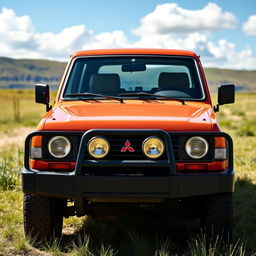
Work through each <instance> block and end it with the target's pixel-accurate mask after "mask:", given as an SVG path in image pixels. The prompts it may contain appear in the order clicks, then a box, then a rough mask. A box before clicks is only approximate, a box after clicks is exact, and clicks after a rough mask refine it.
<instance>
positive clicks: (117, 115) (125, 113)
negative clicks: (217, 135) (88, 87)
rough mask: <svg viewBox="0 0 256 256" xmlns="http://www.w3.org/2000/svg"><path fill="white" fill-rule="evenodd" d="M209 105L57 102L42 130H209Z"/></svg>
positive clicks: (126, 101) (200, 103) (138, 101)
mask: <svg viewBox="0 0 256 256" xmlns="http://www.w3.org/2000/svg"><path fill="white" fill-rule="evenodd" d="M210 110H211V105H209V104H205V103H202V102H186V103H185V105H182V104H181V103H180V102H175V101H161V100H159V101H158V100H156V101H153V102H152V101H149V102H148V101H144V100H125V101H124V103H120V102H115V101H109V100H101V101H97V102H92V101H65V102H59V104H58V105H57V106H55V107H54V108H53V109H52V111H51V112H50V113H49V115H48V116H47V120H45V122H44V126H43V127H42V128H43V130H51V131H54V130H69V131H86V130H89V129H162V130H165V131H208V132H209V131H212V130H213V127H214V125H213V123H214V122H216V120H214V119H213V118H210V116H209V111H210Z"/></svg>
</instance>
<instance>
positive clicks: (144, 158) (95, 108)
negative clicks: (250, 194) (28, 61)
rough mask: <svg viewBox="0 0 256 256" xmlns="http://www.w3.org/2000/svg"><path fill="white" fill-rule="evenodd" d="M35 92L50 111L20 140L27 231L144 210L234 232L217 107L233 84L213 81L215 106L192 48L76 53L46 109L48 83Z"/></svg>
mask: <svg viewBox="0 0 256 256" xmlns="http://www.w3.org/2000/svg"><path fill="white" fill-rule="evenodd" d="M35 92H36V102H37V103H43V104H45V105H46V110H47V113H46V114H45V116H44V117H43V119H42V120H41V122H40V123H39V125H38V127H37V131H35V132H33V133H31V134H30V135H28V137H27V139H26V142H25V161H24V168H23V171H22V185H23V191H24V193H25V194H24V227H25V234H26V235H28V236H32V237H33V238H35V239H36V240H37V241H44V240H49V239H51V238H52V237H53V236H60V235H61V231H62V223H63V217H68V216H72V215H77V216H83V215H88V216H91V217H93V218H95V219H98V220H110V219H112V218H113V216H117V215H120V214H122V213H123V212H125V211H127V210H128V209H140V208H141V207H143V209H145V207H146V206H147V207H146V209H148V211H150V210H151V209H156V210H157V209H158V208H159V209H161V212H162V213H163V214H166V215H171V214H174V213H176V215H177V216H180V215H183V214H184V213H185V214H186V215H189V216H191V217H196V218H199V219H200V220H201V224H202V227H203V228H204V230H205V231H206V232H207V234H209V233H211V232H212V233H213V234H220V235H222V236H223V239H225V240H228V239H231V238H232V229H233V228H232V227H233V225H232V221H233V201H232V193H233V190H234V170H233V146H232V140H231V138H230V136H229V135H227V134H226V133H223V132H221V130H220V127H219V125H218V123H217V120H216V115H215V112H217V111H218V110H219V105H223V104H227V103H233V102H234V85H232V84H229V85H221V86H219V88H218V104H217V105H216V106H214V107H213V106H212V103H211V98H210V94H209V90H208V87H207V82H206V79H205V75H204V72H203V68H202V66H201V63H200V60H199V57H198V56H197V55H196V54H195V53H193V52H190V51H181V50H163V49H162V50H160V49H158V50H157V49H116V50H91V51H80V52H77V53H75V54H74V55H72V56H71V59H70V61H69V63H68V65H67V68H66V70H65V73H64V76H63V79H62V81H61V84H60V87H59V90H58V93H57V96H56V99H55V101H54V103H53V105H52V106H50V105H49V86H48V85H43V84H38V85H36V91H35ZM69 202H73V203H72V204H71V203H69ZM159 211H160V210H159Z"/></svg>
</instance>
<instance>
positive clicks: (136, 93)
mask: <svg viewBox="0 0 256 256" xmlns="http://www.w3.org/2000/svg"><path fill="white" fill-rule="evenodd" d="M119 96H121V97H126V96H127V97H133V96H139V97H140V98H144V97H153V98H162V99H167V100H175V101H179V102H181V103H182V105H185V101H184V100H183V99H177V98H172V97H168V96H162V95H156V94H152V93H147V92H131V93H122V94H119Z"/></svg>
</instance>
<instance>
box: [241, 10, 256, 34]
mask: <svg viewBox="0 0 256 256" xmlns="http://www.w3.org/2000/svg"><path fill="white" fill-rule="evenodd" d="M243 31H244V32H245V34H247V35H249V36H256V15H252V16H250V17H249V18H248V20H247V21H246V22H245V23H244V24H243Z"/></svg>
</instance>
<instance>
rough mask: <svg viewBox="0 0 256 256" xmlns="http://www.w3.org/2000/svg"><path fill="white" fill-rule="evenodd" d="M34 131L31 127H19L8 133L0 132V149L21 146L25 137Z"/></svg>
mask: <svg viewBox="0 0 256 256" xmlns="http://www.w3.org/2000/svg"><path fill="white" fill-rule="evenodd" d="M34 130H35V128H32V127H20V128H15V129H13V130H12V131H10V132H8V133H3V132H0V148H4V147H7V146H18V147H21V146H23V145H24V141H25V138H26V136H27V135H28V134H29V133H31V132H33V131H34Z"/></svg>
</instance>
